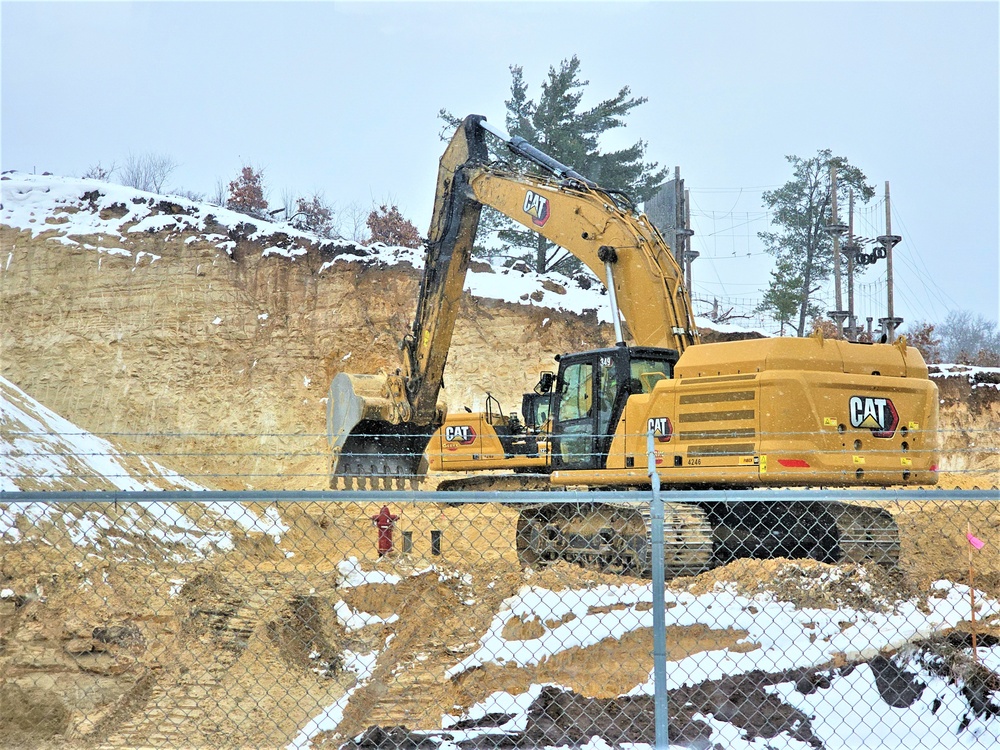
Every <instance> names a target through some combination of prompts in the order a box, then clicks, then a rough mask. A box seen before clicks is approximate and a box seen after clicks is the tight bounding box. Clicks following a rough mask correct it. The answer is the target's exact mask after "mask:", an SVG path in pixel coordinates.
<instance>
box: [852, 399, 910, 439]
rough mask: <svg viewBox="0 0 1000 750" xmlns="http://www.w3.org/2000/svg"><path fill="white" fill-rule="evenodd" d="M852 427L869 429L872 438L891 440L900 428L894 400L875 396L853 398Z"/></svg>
mask: <svg viewBox="0 0 1000 750" xmlns="http://www.w3.org/2000/svg"><path fill="white" fill-rule="evenodd" d="M849 409H850V413H851V427H857V428H858V429H859V430H861V429H869V430H871V431H872V437H877V438H891V437H892V436H893V435H895V434H896V427H898V426H899V414H898V413H897V412H896V407H895V406H893V404H892V400H891V399H888V398H875V397H874V396H851V400H850V402H849Z"/></svg>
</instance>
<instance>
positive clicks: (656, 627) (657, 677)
mask: <svg viewBox="0 0 1000 750" xmlns="http://www.w3.org/2000/svg"><path fill="white" fill-rule="evenodd" d="M646 452H647V460H648V464H649V481H650V484H651V485H652V490H653V496H652V499H651V500H650V503H649V518H650V525H651V526H652V529H651V531H652V539H651V541H652V545H651V553H652V556H653V560H652V563H653V724H654V726H655V728H656V748H657V750H661V748H662V749H663V750H666V748H669V747H670V738H669V735H670V724H669V720H668V718H667V605H666V598H665V596H664V589H663V587H664V571H663V554H664V553H663V498H662V497H661V495H660V475H659V474H658V473H657V471H656V451H655V449H654V448H653V431H652V430H649V432H648V433H646Z"/></svg>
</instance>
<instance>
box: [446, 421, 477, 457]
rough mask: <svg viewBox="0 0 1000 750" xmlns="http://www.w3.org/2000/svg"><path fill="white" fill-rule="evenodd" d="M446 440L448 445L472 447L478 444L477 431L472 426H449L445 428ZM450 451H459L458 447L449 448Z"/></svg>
mask: <svg viewBox="0 0 1000 750" xmlns="http://www.w3.org/2000/svg"><path fill="white" fill-rule="evenodd" d="M444 439H445V442H447V443H458V445H472V444H473V443H474V442H476V431H475V430H474V429H472V427H471V426H470V425H467V424H460V425H448V426H447V427H445V428H444ZM447 448H448V450H450V451H453V450H457V449H458V446H447Z"/></svg>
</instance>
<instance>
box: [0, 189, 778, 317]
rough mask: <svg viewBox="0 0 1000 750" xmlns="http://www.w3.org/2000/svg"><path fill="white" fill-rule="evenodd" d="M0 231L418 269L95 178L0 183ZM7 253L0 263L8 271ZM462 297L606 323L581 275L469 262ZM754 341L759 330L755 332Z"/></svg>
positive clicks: (85, 244) (391, 251) (418, 258)
mask: <svg viewBox="0 0 1000 750" xmlns="http://www.w3.org/2000/svg"><path fill="white" fill-rule="evenodd" d="M0 185H2V206H0V223H2V224H6V225H7V226H11V227H15V228H17V229H22V230H26V231H30V232H31V234H32V237H37V236H38V235H40V234H42V233H50V234H49V235H48V236H50V237H51V238H52V239H53V240H54V241H56V242H60V243H63V244H65V245H71V246H76V247H82V248H84V249H87V250H93V251H94V252H98V253H108V254H113V255H120V256H126V257H132V258H133V259H134V260H135V263H136V265H140V264H142V263H155V262H156V261H157V260H159V257H158V256H156V255H151V254H150V253H148V252H145V251H138V252H134V251H133V250H132V249H130V248H129V242H128V238H129V235H133V234H136V233H143V232H161V233H167V237H166V238H167V239H168V240H169V239H170V237H171V236H178V235H180V234H181V233H183V234H184V235H185V238H184V242H194V241H196V240H199V239H201V240H204V241H206V242H208V243H210V244H212V245H214V246H215V247H216V248H218V249H219V250H222V251H225V252H227V253H232V252H233V249H234V248H235V246H236V244H237V241H239V240H248V241H252V242H255V243H258V244H259V245H260V246H261V247H262V248H263V250H262V253H263V255H282V256H286V257H289V258H295V257H297V256H301V255H304V254H305V252H306V248H307V247H309V246H315V247H319V248H321V249H322V250H323V251H324V252H325V253H328V254H329V255H331V256H332V257H333V259H332V260H330V261H329V262H327V263H325V264H324V265H323V266H322V268H321V269H320V273H322V272H323V271H325V270H326V269H327V268H330V267H331V266H333V265H335V264H337V263H341V262H344V261H354V262H360V263H365V264H369V265H395V264H398V263H408V264H410V265H411V266H413V267H414V268H417V269H421V268H423V262H424V251H423V249H422V248H420V249H416V250H413V249H410V248H405V247H389V246H387V245H383V244H381V243H376V244H374V245H371V246H364V245H359V244H357V243H355V242H351V241H349V240H343V239H333V240H331V239H325V238H322V237H318V236H316V235H315V234H312V233H310V232H304V231H302V230H300V229H297V228H295V227H294V226H293V225H292V224H289V223H288V222H272V221H263V220H260V219H255V218H252V217H249V216H247V215H245V214H241V213H237V212H235V211H230V210H229V209H226V208H221V207H219V206H213V205H210V204H208V203H202V202H196V201H191V200H189V199H187V198H181V197H178V196H163V195H157V194H155V193H147V192H143V191H141V190H135V189H133V188H128V187H123V186H121V185H113V184H110V183H106V182H101V181H99V180H89V179H77V178H70V177H58V176H53V175H33V174H25V173H20V172H9V173H7V174H4V175H3V178H2V181H0ZM11 257H12V255H11V254H8V255H7V257H6V258H0V262H2V263H10V259H11ZM465 285H466V290H467V291H468V292H469V293H471V294H473V295H475V296H478V297H482V298H486V299H498V300H503V301H506V302H510V303H513V304H521V305H533V306H537V307H546V308H551V309H553V310H563V311H568V312H575V313H582V312H584V311H588V310H592V311H596V313H597V316H598V319H599V320H601V321H603V322H607V323H610V322H611V313H610V308H609V306H608V297H607V292H606V291H605V289H604V287H603V286H602V285H601V283H600V282H599V281H597V280H596V279H595V278H593V277H592V276H590V275H589V274H587V273H583V274H581V277H578V278H569V277H567V276H563V275H561V274H559V273H549V274H546V275H545V276H542V275H541V274H538V273H535V272H534V271H532V270H530V269H529V268H527V266H525V264H523V263H520V264H516V265H515V267H513V268H508V267H505V266H504V265H503V264H502V263H501V262H499V261H496V262H494V263H492V264H491V263H486V262H482V261H476V262H474V263H473V264H472V266H471V268H470V269H469V272H468V276H467V277H466V282H465ZM696 322H697V324H698V325H699V326H701V327H704V328H711V329H713V330H717V331H719V332H720V333H734V332H737V333H745V332H746V331H747V329H744V328H740V327H738V326H733V325H726V324H717V323H713V322H712V321H711V320H709V319H707V318H698V319H697V320H696ZM755 332H756V333H761V335H765V334H763V332H760V331H755Z"/></svg>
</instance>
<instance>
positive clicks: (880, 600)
mask: <svg viewBox="0 0 1000 750" xmlns="http://www.w3.org/2000/svg"><path fill="white" fill-rule="evenodd" d="M671 587H672V588H681V587H683V588H684V589H685V590H687V591H690V592H691V593H693V594H704V593H708V592H711V591H714V590H716V589H717V588H718V587H722V588H728V589H731V590H734V591H735V592H736V593H739V594H742V595H743V596H747V597H753V596H755V595H757V594H762V593H767V594H771V595H773V596H774V597H776V598H777V599H778V600H779V601H787V602H791V603H793V604H794V605H795V606H796V607H800V608H803V607H813V608H825V609H835V608H837V607H845V606H846V607H851V608H853V609H863V610H868V611H872V612H890V611H892V609H893V607H894V605H895V604H896V602H898V601H900V600H903V599H908V598H910V597H911V596H913V595H914V594H915V593H916V591H915V589H914V588H913V586H912V584H910V583H908V582H907V581H906V580H905V579H904V577H903V576H902V575H901V574H899V573H898V572H893V571H888V570H886V569H885V568H883V567H882V566H880V565H876V564H875V563H871V564H868V565H854V564H849V565H827V564H825V563H821V562H817V561H815V560H785V559H782V558H779V559H775V560H745V559H744V560H736V561H734V562H731V563H729V564H728V565H726V566H724V567H721V568H715V569H714V570H710V571H708V572H706V573H701V574H700V575H698V576H695V577H694V578H692V579H677V580H676V581H673V582H671Z"/></svg>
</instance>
